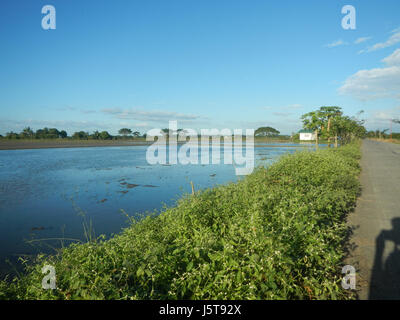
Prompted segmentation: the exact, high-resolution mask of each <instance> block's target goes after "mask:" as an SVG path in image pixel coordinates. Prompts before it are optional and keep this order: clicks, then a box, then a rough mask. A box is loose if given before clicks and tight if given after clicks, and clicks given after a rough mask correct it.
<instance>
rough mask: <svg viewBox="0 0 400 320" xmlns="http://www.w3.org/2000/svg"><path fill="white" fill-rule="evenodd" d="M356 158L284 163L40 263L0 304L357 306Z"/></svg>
mask: <svg viewBox="0 0 400 320" xmlns="http://www.w3.org/2000/svg"><path fill="white" fill-rule="evenodd" d="M359 149H360V148H359V144H351V145H346V146H344V147H341V148H339V149H325V150H320V151H317V152H308V151H304V152H298V153H295V154H293V155H287V156H283V157H282V158H281V159H280V160H279V161H278V162H276V163H275V164H273V165H272V166H270V167H269V168H268V169H265V168H258V169H257V170H255V172H254V173H253V174H251V175H249V176H247V177H246V178H245V179H243V180H241V181H239V182H236V183H231V184H228V185H225V186H219V187H216V188H212V189H207V190H204V191H201V192H196V193H195V194H194V195H186V196H184V197H183V198H182V199H181V200H179V202H178V204H177V205H176V206H175V207H172V208H168V209H166V210H165V211H164V212H162V213H161V214H160V215H158V216H155V215H154V216H149V217H146V218H144V219H142V220H140V221H136V222H135V221H133V222H132V225H131V226H130V227H128V228H126V229H124V230H123V231H122V232H121V233H120V234H118V235H116V236H114V237H113V238H111V239H109V240H105V239H104V237H103V238H98V239H96V240H95V241H91V242H88V243H84V244H72V245H70V246H69V247H67V248H64V249H62V250H61V252H60V254H59V255H53V256H44V255H40V256H38V257H37V258H36V261H35V262H34V263H32V262H29V263H28V262H26V272H25V274H24V275H22V276H20V277H16V278H15V279H13V280H10V279H9V280H8V281H2V282H0V299H345V298H350V297H351V296H350V295H349V293H348V292H346V291H345V290H343V289H342V288H341V285H340V282H341V277H342V276H343V275H342V274H341V267H342V261H343V256H344V241H343V240H344V238H345V236H346V232H347V227H346V222H345V220H346V219H345V217H346V214H347V213H348V212H349V211H350V210H351V209H352V208H353V207H354V205H355V202H356V198H357V195H358V193H359V190H360V188H359V182H358V179H357V176H358V174H359V171H360V169H359V164H358V160H359V158H360V150H359ZM44 265H53V266H54V267H55V270H56V277H57V278H56V279H57V289H56V290H43V289H42V287H41V283H42V279H43V277H44V275H43V274H42V273H41V268H42V267H43V266H44Z"/></svg>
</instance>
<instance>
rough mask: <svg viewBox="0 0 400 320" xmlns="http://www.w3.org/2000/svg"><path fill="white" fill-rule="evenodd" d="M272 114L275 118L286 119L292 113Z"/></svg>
mask: <svg viewBox="0 0 400 320" xmlns="http://www.w3.org/2000/svg"><path fill="white" fill-rule="evenodd" d="M272 114H273V115H274V116H277V117H283V118H286V117H288V116H290V115H291V114H292V113H291V112H273V113H272Z"/></svg>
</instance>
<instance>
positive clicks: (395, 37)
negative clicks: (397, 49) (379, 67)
mask: <svg viewBox="0 0 400 320" xmlns="http://www.w3.org/2000/svg"><path fill="white" fill-rule="evenodd" d="M391 33H392V35H391V36H390V38H389V39H387V40H386V41H385V42H378V43H375V44H374V45H373V46H372V47H369V48H368V49H367V51H368V52H371V51H376V50H379V49H384V48H387V47H391V46H393V45H395V44H396V43H399V42H400V28H397V29H395V30H393V31H392V32H391Z"/></svg>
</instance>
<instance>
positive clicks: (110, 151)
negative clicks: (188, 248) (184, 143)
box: [0, 143, 313, 273]
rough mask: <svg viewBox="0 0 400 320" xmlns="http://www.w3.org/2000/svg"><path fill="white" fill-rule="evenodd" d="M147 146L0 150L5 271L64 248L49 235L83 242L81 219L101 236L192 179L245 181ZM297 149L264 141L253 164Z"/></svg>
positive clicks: (175, 194)
mask: <svg viewBox="0 0 400 320" xmlns="http://www.w3.org/2000/svg"><path fill="white" fill-rule="evenodd" d="M309 147H310V148H313V146H312V145H309ZM146 149H147V147H146V146H132V147H128V146H124V147H95V148H59V149H33V150H2V151H0V221H1V223H0V273H4V272H5V271H9V270H10V266H9V264H8V263H5V260H6V259H8V260H10V261H11V262H12V263H13V264H15V261H16V259H17V257H19V256H30V255H33V254H36V253H39V252H46V253H51V252H54V248H57V247H60V245H61V242H60V241H59V240H57V241H54V240H46V239H49V238H71V239H81V240H84V239H85V237H84V232H83V225H82V223H83V222H84V217H83V216H85V219H86V222H89V221H92V223H93V230H94V232H95V234H96V235H100V234H105V235H106V236H110V235H111V234H113V233H118V232H119V231H120V230H121V228H123V227H126V226H127V225H128V219H127V216H126V214H128V215H129V216H133V217H139V216H140V215H143V214H147V213H148V212H150V211H154V210H160V209H161V208H162V206H163V204H166V205H173V204H174V203H175V201H176V200H177V199H178V198H179V197H180V196H181V195H182V194H183V193H190V192H191V185H190V182H191V181H192V182H193V184H194V186H195V188H196V190H199V189H203V188H208V187H212V186H215V185H218V184H226V183H229V182H233V181H236V180H237V179H238V178H240V177H238V176H236V175H235V168H234V166H232V165H225V164H219V165H180V164H178V165H149V164H148V163H147V161H146V158H145V157H146ZM222 149H223V148H222ZM222 149H221V151H222ZM298 149H300V150H304V146H302V147H301V146H300V145H296V144H292V143H290V144H287V145H285V144H282V143H279V146H278V147H277V146H274V145H273V144H270V145H268V144H262V145H259V146H258V147H257V148H255V164H256V165H269V164H270V163H271V162H273V161H274V160H275V159H277V158H278V157H279V156H280V155H282V154H284V153H293V152H295V151H296V150H298ZM221 158H222V159H223V157H222V156H221ZM121 209H122V210H124V212H125V213H126V214H125V213H123V212H122V211H121ZM39 239H42V240H40V241H37V240H39ZM32 240H33V242H32ZM64 243H65V244H68V243H70V240H65V241H64Z"/></svg>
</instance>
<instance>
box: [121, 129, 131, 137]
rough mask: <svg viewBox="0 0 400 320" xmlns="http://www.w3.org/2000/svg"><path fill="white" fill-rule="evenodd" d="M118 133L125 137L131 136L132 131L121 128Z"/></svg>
mask: <svg viewBox="0 0 400 320" xmlns="http://www.w3.org/2000/svg"><path fill="white" fill-rule="evenodd" d="M118 133H119V134H122V135H123V136H124V137H125V136H127V135H130V134H132V130H131V129H128V128H122V129H119V131H118Z"/></svg>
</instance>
